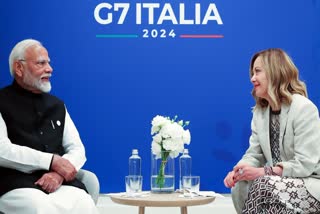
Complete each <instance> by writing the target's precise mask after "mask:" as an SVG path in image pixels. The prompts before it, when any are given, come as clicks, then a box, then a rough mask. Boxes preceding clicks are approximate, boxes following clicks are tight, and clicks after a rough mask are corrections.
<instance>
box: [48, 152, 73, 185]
mask: <svg viewBox="0 0 320 214" xmlns="http://www.w3.org/2000/svg"><path fill="white" fill-rule="evenodd" d="M51 170H52V171H54V172H57V173H59V174H60V175H61V176H62V177H63V178H64V179H65V180H66V181H71V180H73V179H74V178H75V176H76V174H77V170H76V168H75V167H74V166H73V165H72V164H71V163H70V162H69V161H68V160H67V159H64V158H62V157H60V156H59V155H54V156H53V160H52V164H51Z"/></svg>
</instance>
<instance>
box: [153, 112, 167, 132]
mask: <svg viewBox="0 0 320 214" xmlns="http://www.w3.org/2000/svg"><path fill="white" fill-rule="evenodd" d="M169 123H170V120H168V118H165V117H162V116H159V115H157V116H155V117H154V118H153V120H152V122H151V124H152V128H151V134H152V135H153V134H154V133H157V132H158V131H159V130H160V129H161V127H163V126H165V125H166V124H169Z"/></svg>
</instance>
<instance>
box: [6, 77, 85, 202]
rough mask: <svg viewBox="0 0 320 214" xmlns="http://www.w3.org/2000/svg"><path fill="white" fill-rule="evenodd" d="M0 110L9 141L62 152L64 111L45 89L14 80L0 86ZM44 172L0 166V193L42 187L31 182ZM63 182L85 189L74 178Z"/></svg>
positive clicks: (48, 150) (43, 149) (62, 105)
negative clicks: (26, 86) (39, 90)
mask: <svg viewBox="0 0 320 214" xmlns="http://www.w3.org/2000/svg"><path fill="white" fill-rule="evenodd" d="M0 112H1V115H2V118H3V119H4V121H5V123H6V126H7V131H8V137H9V139H10V141H11V142H12V143H14V144H17V145H21V146H27V147H30V148H33V149H36V150H39V151H43V152H48V153H53V154H59V155H60V156H62V155H63V154H64V149H63V147H62V138H63V130H64V121H65V114H66V111H65V106H64V103H63V102H62V101H61V100H60V99H58V98H57V97H55V96H52V95H50V94H47V93H42V94H34V93H32V92H29V91H27V90H25V89H23V88H21V87H20V86H19V85H18V84H17V83H16V82H15V81H14V82H13V84H12V85H10V86H8V87H6V88H3V89H1V90H0ZM46 172H47V171H43V170H41V171H35V172H33V173H31V174H26V173H23V172H20V171H17V170H14V169H9V168H4V167H0V176H1V177H0V196H1V195H3V194H4V193H6V192H8V191H10V190H13V189H17V188H37V189H40V190H42V189H41V188H40V187H38V186H36V185H34V182H35V181H37V180H38V179H39V178H40V177H41V176H42V175H43V174H44V173H46ZM63 184H64V185H72V186H76V187H79V188H82V189H85V187H84V185H83V184H82V183H81V182H80V181H78V180H76V179H75V180H74V181H71V182H64V183H63Z"/></svg>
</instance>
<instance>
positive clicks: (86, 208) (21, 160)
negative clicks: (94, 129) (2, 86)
mask: <svg viewBox="0 0 320 214" xmlns="http://www.w3.org/2000/svg"><path fill="white" fill-rule="evenodd" d="M53 125H57V126H58V125H59V123H58V122H57V123H56V124H53ZM62 145H63V148H64V150H65V154H64V155H63V157H64V158H66V159H68V160H69V161H70V162H71V163H72V164H73V165H74V167H75V168H76V169H77V170H79V169H80V168H81V167H82V166H83V164H84V163H85V161H86V157H85V149H84V146H83V144H82V141H81V139H80V136H79V133H78V131H77V128H76V127H75V125H74V123H73V121H72V119H71V118H70V115H69V113H68V112H67V110H66V116H65V125H64V132H63V140H62ZM52 156H53V154H51V153H46V152H41V151H37V150H34V149H31V148H29V147H25V146H20V145H16V144H13V143H11V141H10V139H9V138H8V133H7V127H6V124H5V122H4V120H3V118H2V116H1V114H0V166H2V167H6V168H12V169H16V170H19V171H21V172H25V173H31V172H33V171H36V170H49V168H50V163H51V159H52ZM0 211H1V212H4V213H6V214H11V213H15V214H20V213H21V214H22V213H23V214H51V213H52V214H53V213H55V214H58V213H61V214H62V213H63V214H65V213H68V214H78V213H86V214H91V213H92V214H96V213H98V211H97V208H96V206H95V204H94V202H93V200H92V198H91V196H90V195H89V194H87V193H86V192H85V191H84V190H82V189H79V188H76V187H72V186H65V185H62V186H61V187H60V188H59V189H58V190H57V191H55V192H53V193H50V194H46V193H44V192H42V191H40V190H37V189H33V188H20V189H15V190H12V191H10V192H8V193H6V194H4V195H3V196H1V197H0Z"/></svg>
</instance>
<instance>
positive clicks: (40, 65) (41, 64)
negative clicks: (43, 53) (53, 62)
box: [19, 59, 50, 68]
mask: <svg viewBox="0 0 320 214" xmlns="http://www.w3.org/2000/svg"><path fill="white" fill-rule="evenodd" d="M19 61H20V62H26V61H31V62H33V63H34V64H35V65H36V66H37V67H38V68H43V67H44V66H46V65H50V61H49V60H37V61H34V60H26V59H19Z"/></svg>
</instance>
